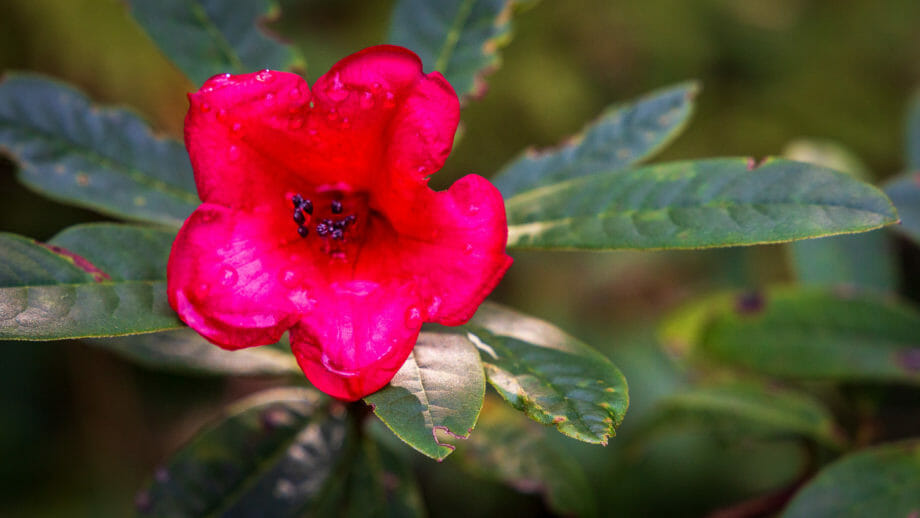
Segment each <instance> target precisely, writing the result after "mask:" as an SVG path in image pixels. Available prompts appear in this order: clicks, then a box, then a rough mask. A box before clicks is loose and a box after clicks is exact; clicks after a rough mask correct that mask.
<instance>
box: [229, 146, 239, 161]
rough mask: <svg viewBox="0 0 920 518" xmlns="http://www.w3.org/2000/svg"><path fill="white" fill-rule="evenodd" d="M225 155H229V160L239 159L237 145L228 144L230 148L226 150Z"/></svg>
mask: <svg viewBox="0 0 920 518" xmlns="http://www.w3.org/2000/svg"><path fill="white" fill-rule="evenodd" d="M227 155H228V156H229V157H230V160H231V161H236V160H239V159H240V148H239V146H230V149H228V150H227Z"/></svg>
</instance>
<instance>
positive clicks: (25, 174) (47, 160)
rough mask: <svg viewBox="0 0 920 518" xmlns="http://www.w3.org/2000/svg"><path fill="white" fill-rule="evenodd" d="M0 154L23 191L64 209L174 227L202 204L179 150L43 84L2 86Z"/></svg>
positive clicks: (117, 111) (33, 80) (76, 95)
mask: <svg viewBox="0 0 920 518" xmlns="http://www.w3.org/2000/svg"><path fill="white" fill-rule="evenodd" d="M150 3H151V4H153V3H156V2H150ZM0 150H2V151H3V152H4V153H6V154H8V155H9V156H10V157H11V158H12V159H13V160H14V161H16V162H17V163H18V164H19V167H20V171H19V175H18V177H19V180H20V181H21V182H22V183H24V184H25V185H27V186H28V187H30V188H32V189H34V190H36V191H38V192H39V193H41V194H44V195H46V196H48V197H50V198H54V199H56V200H58V201H60V202H62V203H69V204H73V205H79V206H82V207H87V208H90V209H93V210H97V211H99V212H101V213H103V214H108V215H110V216H115V217H119V218H126V219H132V220H140V221H152V222H156V223H163V224H167V225H173V226H179V225H181V224H182V222H183V221H184V220H185V218H186V217H188V215H189V214H191V212H192V211H193V210H194V209H195V207H197V206H198V204H199V201H198V196H197V195H196V194H195V192H196V191H195V182H194V178H193V177H192V169H191V165H190V164H189V159H188V154H187V153H186V152H185V147H184V146H183V145H182V143H180V142H179V141H176V140H172V139H161V138H156V137H155V136H154V135H153V133H151V131H150V128H149V127H148V126H147V124H146V123H145V122H143V121H142V120H141V119H140V118H139V117H138V116H137V115H135V114H133V113H131V112H130V111H128V110H125V109H121V108H100V107H99V106H97V105H93V104H91V103H90V101H89V100H88V99H87V98H86V97H85V96H84V95H83V94H81V93H80V92H78V91H76V90H74V89H73V88H70V87H68V86H65V85H62V84H60V83H57V82H55V81H51V80H48V79H43V78H40V77H36V76H27V75H13V76H8V77H7V78H6V79H4V80H3V81H2V82H0Z"/></svg>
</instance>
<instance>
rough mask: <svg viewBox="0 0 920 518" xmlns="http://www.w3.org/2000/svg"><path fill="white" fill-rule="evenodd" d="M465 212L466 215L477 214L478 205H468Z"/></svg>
mask: <svg viewBox="0 0 920 518" xmlns="http://www.w3.org/2000/svg"><path fill="white" fill-rule="evenodd" d="M466 212H467V213H468V214H476V213H477V212H479V205H476V204H473V203H470V204H469V206H467V208H466Z"/></svg>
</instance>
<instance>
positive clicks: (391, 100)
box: [383, 92, 396, 108]
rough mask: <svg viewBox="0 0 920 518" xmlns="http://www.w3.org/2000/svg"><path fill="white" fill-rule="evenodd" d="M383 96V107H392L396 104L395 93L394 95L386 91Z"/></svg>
mask: <svg viewBox="0 0 920 518" xmlns="http://www.w3.org/2000/svg"><path fill="white" fill-rule="evenodd" d="M384 97H385V98H384V101H383V107H384V108H392V107H394V106H396V95H394V94H393V92H387V94H386V96H384Z"/></svg>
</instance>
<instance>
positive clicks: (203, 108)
mask: <svg viewBox="0 0 920 518" xmlns="http://www.w3.org/2000/svg"><path fill="white" fill-rule="evenodd" d="M199 109H200V110H201V113H208V112H209V111H211V105H210V104H208V103H202V104H201V107H200V108H199Z"/></svg>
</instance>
